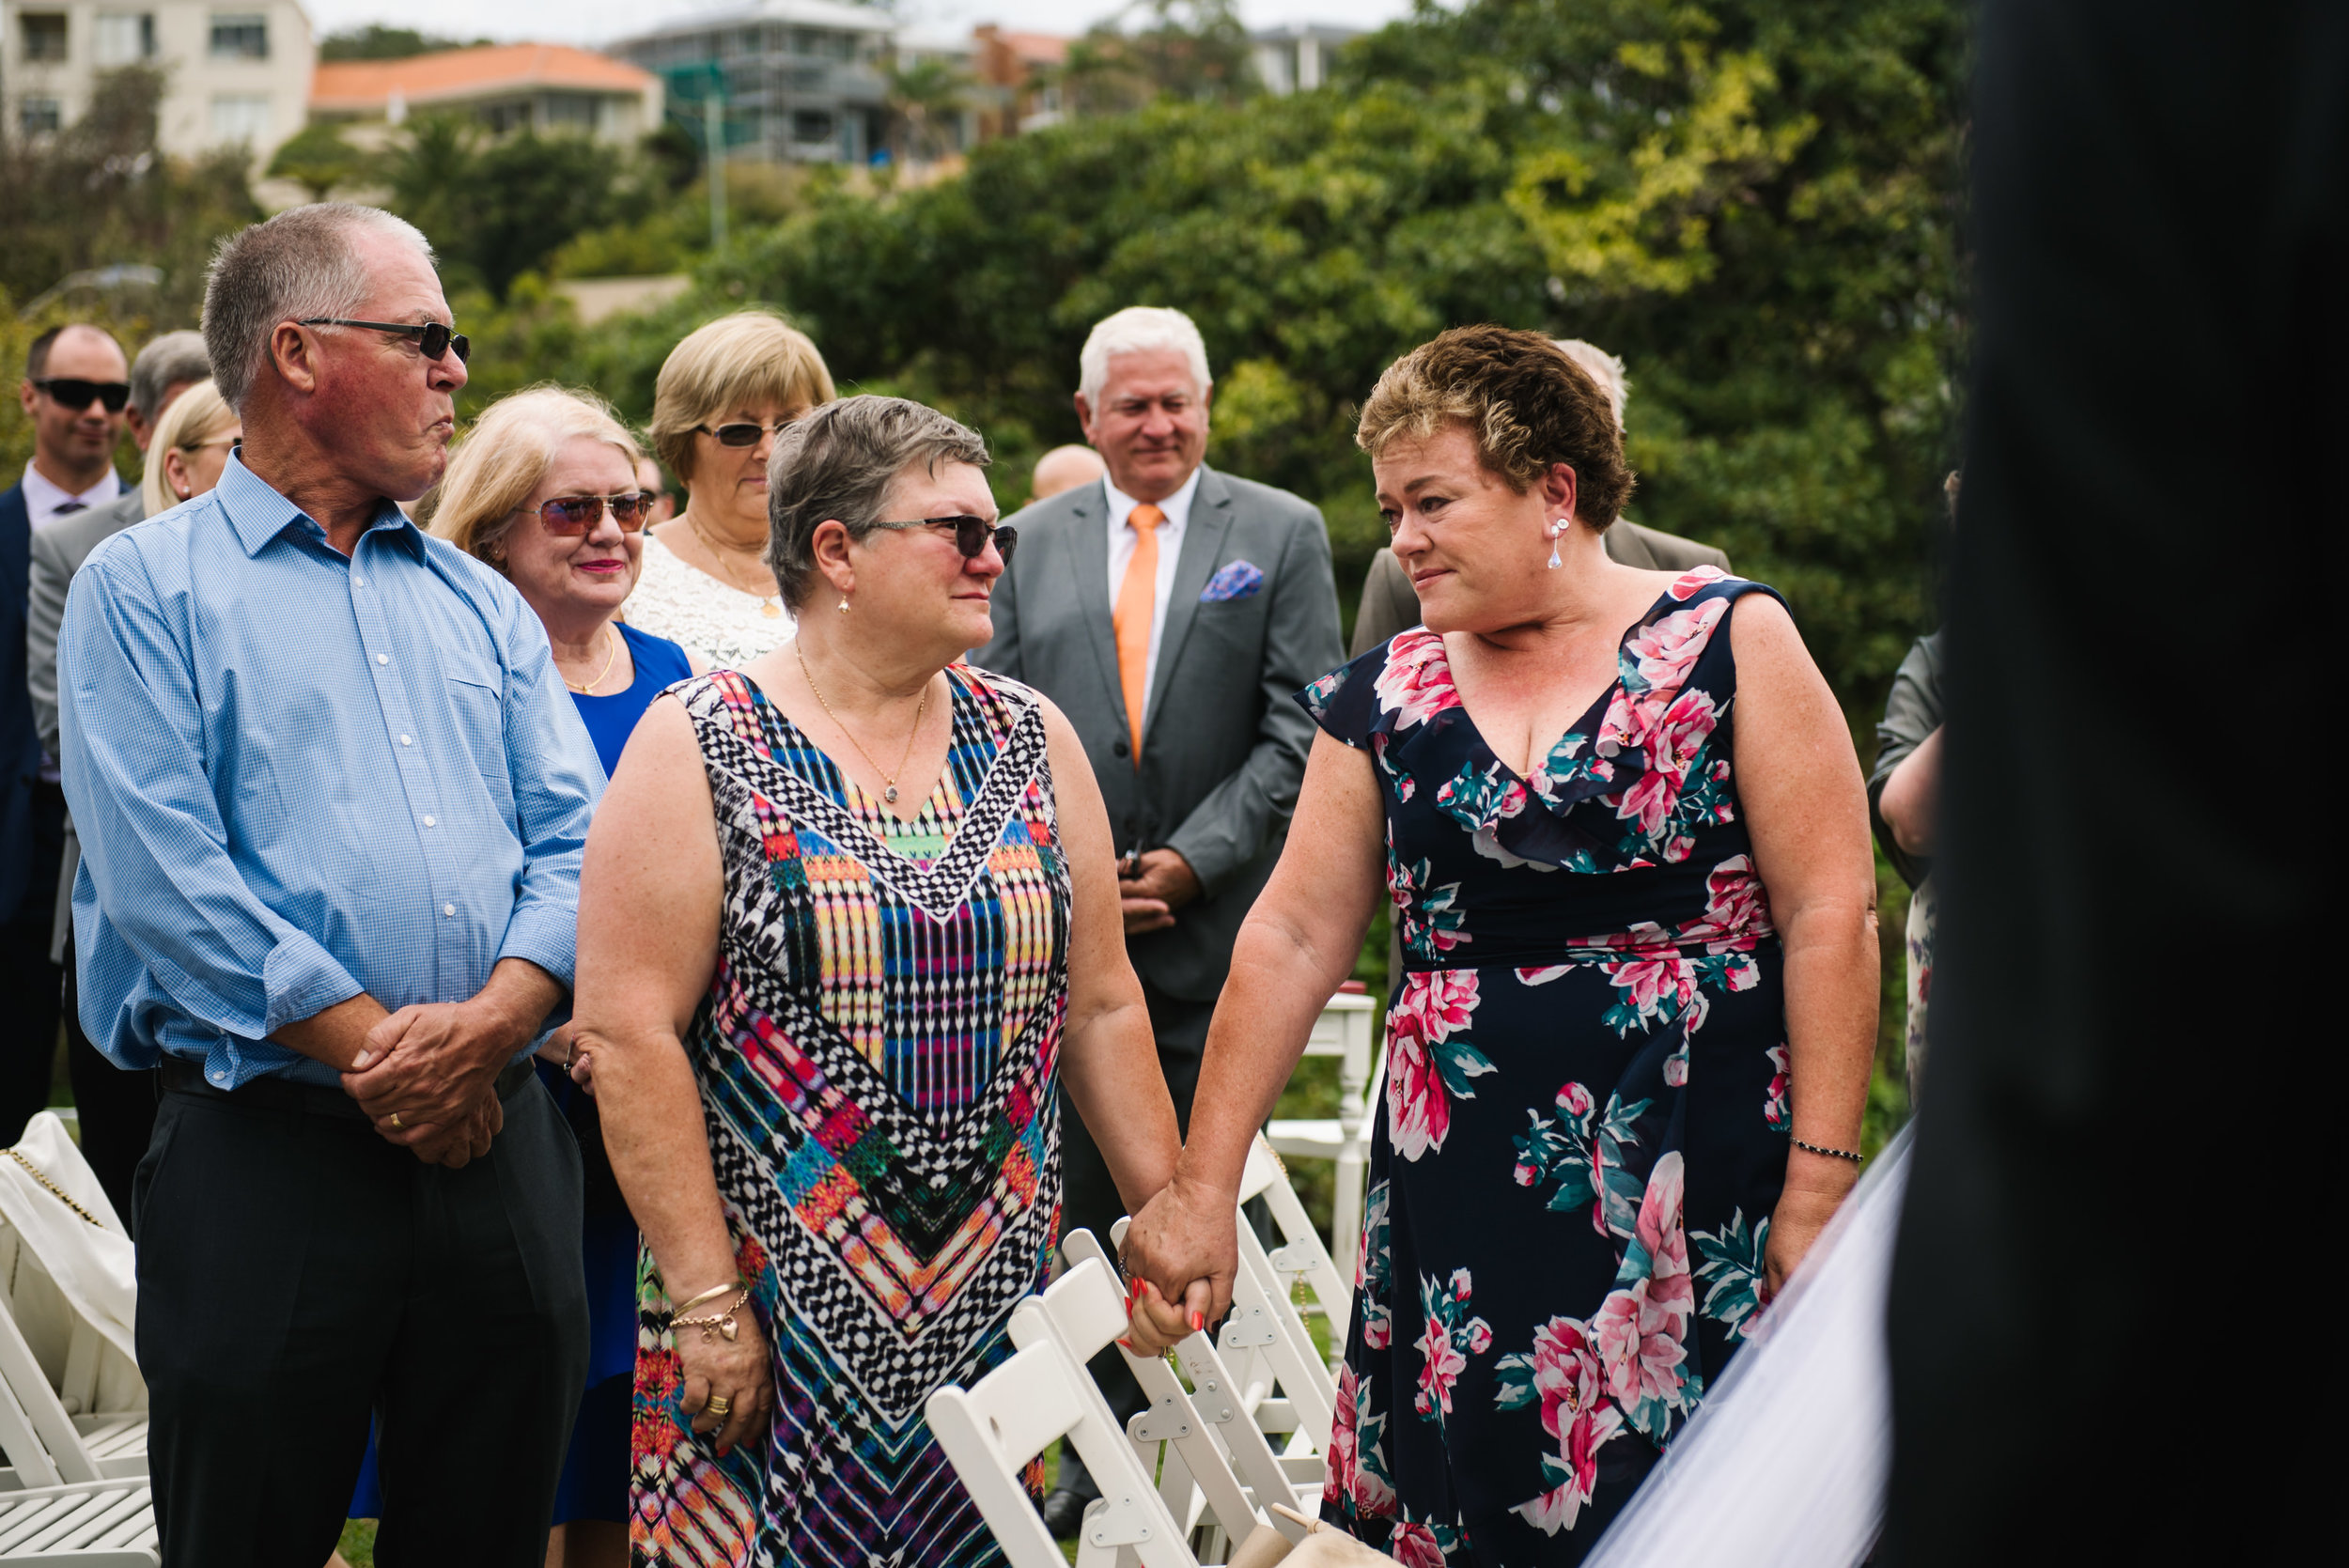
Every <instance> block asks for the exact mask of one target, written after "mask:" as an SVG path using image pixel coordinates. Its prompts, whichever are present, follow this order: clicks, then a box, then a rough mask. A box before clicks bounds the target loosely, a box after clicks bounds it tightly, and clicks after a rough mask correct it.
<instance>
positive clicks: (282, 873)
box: [58, 456, 603, 1088]
mask: <svg viewBox="0 0 2349 1568" xmlns="http://www.w3.org/2000/svg"><path fill="white" fill-rule="evenodd" d="M59 650H60V653H59V660H58V666H59V677H60V678H59V681H58V695H59V699H60V704H59V706H60V708H61V713H62V728H63V732H64V737H63V738H64V749H65V757H64V763H65V790H66V798H67V800H68V803H69V804H70V806H71V807H72V810H73V821H74V825H75V827H76V829H77V830H78V831H80V833H81V838H82V869H81V873H80V875H79V876H78V877H76V878H75V879H74V884H73V938H74V945H75V948H76V951H77V954H78V956H79V959H80V964H81V972H80V983H81V1017H82V1026H83V1028H84V1029H86V1031H87V1032H88V1033H89V1036H90V1039H91V1041H92V1042H93V1043H94V1044H96V1045H97V1047H98V1048H99V1049H101V1051H103V1052H105V1053H106V1055H107V1056H109V1057H111V1058H112V1059H114V1060H115V1061H116V1062H117V1063H120V1064H122V1065H123V1066H126V1067H148V1066H152V1065H154V1063H155V1062H156V1060H157V1054H158V1052H162V1051H168V1052H170V1053H171V1054H173V1055H175V1056H179V1057H184V1058H187V1059H189V1060H191V1061H196V1062H200V1063H202V1064H203V1067H204V1073H205V1077H206V1078H207V1079H209V1080H210V1082H212V1083H214V1084H215V1085H218V1086H219V1087H222V1088H234V1087H236V1086H238V1085H240V1084H243V1083H247V1082H250V1081H251V1080H253V1079H257V1078H260V1077H263V1076H264V1075H271V1074H275V1075H281V1076H283V1077H285V1078H288V1079H294V1080H296V1081H300V1082H304V1083H316V1084H324V1085H332V1084H334V1083H335V1082H336V1081H337V1080H336V1079H335V1077H334V1073H333V1071H332V1070H331V1069H329V1068H328V1067H327V1066H326V1065H325V1064H324V1063H319V1062H316V1061H313V1060H312V1059H310V1058H308V1057H305V1056H302V1055H299V1054H298V1053H296V1052H294V1051H293V1050H290V1049H288V1048H286V1047H284V1046H281V1045H278V1044H276V1043H274V1042H273V1041H272V1040H271V1039H270V1036H271V1035H272V1034H273V1033H274V1032H276V1031H278V1030H279V1029H281V1028H283V1027H284V1026H285V1025H287V1024H288V1023H293V1022H297V1021H299V1020H301V1019H303V1018H306V1017H310V1016H311V1015H313V1014H315V1013H318V1012H319V1011H321V1010H322V1009H324V1008H327V1007H331V1006H333V1005H334V1003H335V1002H338V1001H347V1000H349V999H350V998H351V997H354V996H357V995H358V994H359V993H360V992H362V991H365V992H366V993H367V994H368V995H370V996H372V997H374V998H375V999H376V1000H377V1001H380V1002H381V1003H382V1004H383V1005H384V1006H385V1007H388V1008H392V1009H394V1010H397V1009H398V1008H400V1007H403V1006H406V1005H408V1004H410V1003H412V1002H423V1001H463V1000H464V999H466V998H468V997H471V996H472V995H474V993H475V992H477V991H479V990H480V989H481V987H482V986H484V985H485V984H487V983H488V981H489V978H490V970H491V969H492V968H493V967H494V966H495V965H496V963H497V961H498V960H499V959H500V958H506V957H515V958H527V959H528V960H530V961H531V962H532V963H534V964H537V966H538V967H539V968H540V969H543V970H546V971H547V972H548V973H550V974H552V975H554V976H555V977H556V978H557V979H559V980H561V981H562V982H563V983H564V984H565V985H566V986H568V985H569V984H570V981H571V966H572V957H573V950H574V944H575V941H576V938H577V930H578V920H579V860H580V850H581V848H582V846H583V843H584V841H585V839H586V835H587V820H588V817H589V815H590V814H591V813H592V812H593V810H594V808H595V803H596V800H597V797H598V796H599V794H600V793H601V791H602V788H603V768H602V767H601V765H600V764H599V762H598V761H597V760H596V751H595V747H594V745H593V744H592V743H591V742H590V741H589V739H588V737H587V730H586V726H585V725H584V724H583V723H582V722H580V718H579V713H578V710H577V709H576V708H575V707H574V706H572V704H571V700H570V697H569V695H568V692H566V691H565V690H564V688H563V685H562V682H561V681H560V680H559V679H558V678H557V676H556V674H555V670H554V664H553V660H552V657H551V655H550V654H549V652H548V648H547V639H546V633H545V631H544V630H543V629H541V628H540V626H539V624H538V620H537V616H536V615H535V614H533V613H531V610H530V607H529V606H528V605H527V604H525V603H524V602H523V601H522V598H521V595H520V594H518V593H516V592H515V591H514V588H513V586H512V584H510V583H508V582H506V580H505V579H503V578H501V577H500V576H498V575H497V573H495V572H493V571H491V570H490V568H489V567H485V566H483V565H482V564H481V563H480V562H478V561H476V560H474V559H473V558H472V557H471V556H469V555H466V554H465V553H464V552H462V551H459V550H457V549H456V548H455V547H454V546H451V545H449V544H446V543H444V542H443V541H442V540H439V539H434V538H429V537H428V536H426V535H425V534H423V533H422V532H421V531H419V530H418V529H417V527H416V526H415V524H413V523H412V522H410V521H409V520H407V519H406V518H405V517H403V516H401V515H400V513H399V511H398V509H397V507H394V506H392V505H390V504H388V503H386V504H385V505H384V507H383V510H382V513H381V515H380V516H379V517H377V518H376V520H374V522H372V523H371V524H369V525H368V528H367V531H366V533H365V534H364V535H362V536H360V539H359V544H358V548H357V549H356V551H354V552H353V554H352V556H351V557H350V559H348V560H346V559H345V558H344V557H343V556H342V555H341V554H340V553H339V552H338V551H335V550H334V548H333V547H332V546H330V545H329V544H328V543H327V542H326V535H325V532H324V531H323V530H322V529H320V528H319V525H318V524H317V523H315V522H313V521H311V520H310V519H309V518H307V517H305V516H304V515H303V513H302V512H301V511H300V510H299V509H297V508H296V507H295V506H294V505H293V503H291V502H289V501H288V500H287V499H286V498H285V497H284V496H282V495H280V494H278V493H277V492H276V491H275V490H274V489H271V488H270V487H269V486H268V485H267V484H266V483H264V482H263V481H261V480H259V479H257V478H256V477H254V475H253V474H252V473H251V471H249V470H248V469H246V468H245V466H244V464H243V462H242V460H241V458H238V457H236V456H231V457H230V458H229V460H228V467H227V471H226V473H225V474H223V475H222V477H221V482H220V485H219V487H218V488H217V489H214V490H212V491H211V492H210V493H209V494H207V495H204V496H201V497H199V498H197V499H196V500H194V501H191V502H187V503H184V504H182V505H179V506H175V507H173V508H172V509H171V510H170V511H168V512H164V513H162V514H160V515H159V516H157V517H155V518H153V519H150V520H148V521H147V522H145V523H142V524H140V525H139V526H137V527H135V528H131V529H126V530H125V531H123V532H122V533H120V534H117V535H116V536H114V537H113V538H111V539H108V540H107V541H106V542H105V543H103V544H101V546H99V548H98V549H97V550H95V551H92V552H91V554H90V557H89V560H88V561H87V562H86V564H85V565H84V566H83V567H82V569H81V570H80V571H79V572H77V573H75V574H74V578H73V585H72V588H71V591H70V594H69V596H68V598H67V600H66V613H65V624H64V628H63V630H62V633H61V635H60V638H59Z"/></svg>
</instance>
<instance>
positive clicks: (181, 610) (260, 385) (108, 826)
mask: <svg viewBox="0 0 2349 1568" xmlns="http://www.w3.org/2000/svg"><path fill="white" fill-rule="evenodd" d="M204 331H205V337H206V340H207V346H208V348H209V349H210V356H211V360H212V364H213V366H214V370H215V374H216V377H217V379H218V380H219V383H220V387H221V391H222V392H223V394H224V395H225V396H226V397H227V398H228V400H229V402H230V403H231V404H233V405H234V406H236V407H237V408H238V409H239V411H241V414H242V416H243V421H244V444H243V449H242V452H241V454H240V455H238V456H237V457H233V458H231V459H230V461H229V465H228V469H227V472H226V474H225V476H224V477H223V479H222V481H221V484H220V486H219V488H218V489H215V490H213V491H211V492H210V494H208V495H206V496H203V497H201V498H199V499H197V500H195V501H194V502H190V503H188V504H186V505H180V506H178V507H175V508H174V509H172V510H171V511H169V512H166V513H164V514H163V515H162V516H160V517H158V518H156V519H153V520H149V521H148V522H147V523H144V524H142V525H141V526H139V527H137V528H133V529H131V530H128V531H127V532H125V533H122V534H119V535H117V536H115V537H114V538H112V539H110V540H108V541H107V542H106V543H105V544H103V545H101V546H100V547H99V548H98V550H97V551H94V552H93V553H92V554H91V556H90V558H89V560H88V562H87V564H86V566H85V567H83V569H82V571H81V572H80V573H79V574H78V575H77V576H76V577H75V578H74V580H73V586H72V591H71V595H70V598H69V600H68V603H67V608H66V614H65V624H64V630H63V636H62V639H61V644H60V654H59V675H60V679H59V694H60V706H61V712H62V737H63V742H64V751H65V756H64V763H65V785H66V793H67V796H68V798H69V800H70V802H71V805H72V808H73V815H74V820H75V821H76V823H77V824H79V825H80V827H81V830H82V840H83V848H84V858H83V862H82V870H81V873H80V876H79V877H78V878H77V880H76V883H75V886H74V893H73V919H74V938H75V943H76V947H77V951H78V954H79V960H80V980H81V997H80V1001H81V1017H82V1022H83V1025H84V1027H85V1028H86V1030H87V1031H88V1032H89V1035H90V1038H91V1040H92V1041H93V1042H95V1043H96V1044H97V1045H98V1047H99V1048H101V1050H103V1051H104V1052H106V1054H107V1055H109V1056H110V1057H112V1058H113V1059H114V1060H115V1061H117V1062H118V1063H122V1064H123V1065H125V1066H132V1067H140V1066H148V1065H152V1064H155V1063H159V1062H160V1063H161V1065H162V1069H163V1071H162V1082H163V1087H164V1100H163V1107H162V1110H161V1112H160V1114H159V1116H158V1118H157V1123H156V1129H155V1141H154V1143H153V1146H152V1147H151V1148H150V1149H149V1151H148V1157H147V1158H146V1160H145V1162H144V1163H143V1164H142V1165H141V1167H140V1169H139V1173H138V1181H137V1187H136V1191H135V1196H134V1200H133V1202H134V1206H135V1207H136V1209H137V1216H136V1224H137V1227H138V1234H139V1240H140V1247H139V1260H138V1266H139V1291H140V1300H139V1322H138V1342H139V1344H138V1348H139V1360H140V1363H141V1366H142V1368H143V1370H144V1371H145V1372H146V1374H147V1378H148V1387H149V1389H150V1390H151V1394H152V1402H153V1428H152V1434H151V1436H150V1438H149V1444H148V1452H149V1460H150V1467H151V1469H152V1474H153V1478H154V1486H155V1501H156V1512H157V1516H158V1519H159V1521H160V1522H161V1525H162V1534H163V1560H164V1562H165V1563H188V1564H194V1563H208V1564H209V1563H226V1562H237V1563H272V1564H273V1563H284V1564H287V1565H288V1568H317V1565H318V1564H319V1563H320V1562H322V1561H324V1560H326V1557H327V1555H328V1554H329V1553H330V1552H331V1551H332V1549H333V1548H334V1542H335V1539H336V1535H337V1532H338V1530H339V1529H340V1525H341V1520H342V1516H343V1514H344V1512H345V1505H346V1503H347V1502H348V1500H349V1498H350V1491H351V1484H352V1482H353V1479H354V1477H355V1474H356V1472H357V1470H358V1467H359V1463H360V1458H361V1454H362V1452H363V1451H364V1449H365V1446H366V1438H367V1432H368V1425H369V1421H370V1418H371V1417H372V1418H373V1420H374V1421H376V1423H377V1425H378V1452H379V1456H380V1461H381V1476H382V1483H383V1498H384V1500H383V1518H382V1525H381V1533H380V1534H379V1536H378V1545H377V1551H378V1560H379V1561H381V1562H384V1563H386V1564H391V1563H397V1562H436V1563H437V1562H466V1563H510V1564H514V1565H516V1568H521V1565H522V1564H525V1563H527V1564H531V1565H533V1568H536V1564H537V1563H538V1561H539V1560H541V1558H542V1556H543V1553H544V1551H545V1539H546V1530H547V1520H548V1514H549V1512H550V1510H551V1508H552V1498H553V1493H554V1487H555V1482H556V1479H557V1476H558V1474H559V1472H560V1468H561V1465H562V1461H563V1451H564V1444H565V1440H566V1437H567V1436H568V1433H569V1430H570V1425H571V1419H572V1412H573V1407H574V1405H576V1403H577V1401H578V1398H579V1389H580V1386H581V1380H582V1376H583V1371H584V1363H585V1354H586V1327H587V1325H586V1306H585V1297H584V1293H583V1283H582V1277H581V1267H580V1254H579V1235H580V1220H579V1205H580V1173H579V1161H578V1151H577V1148H576V1146H575V1145H574V1144H573V1143H572V1141H571V1136H570V1133H569V1131H568V1128H567V1127H566V1126H565V1125H564V1124H563V1122H562V1121H561V1119H560V1117H559V1116H558V1115H557V1113H556V1112H555V1110H554V1108H553V1105H552V1101H551V1100H550V1099H549V1097H548V1096H547V1094H546V1092H545V1091H544V1090H543V1089H542V1088H540V1087H539V1086H538V1084H537V1079H535V1078H534V1077H533V1076H532V1074H531V1072H530V1068H529V1056H530V1053H531V1051H532V1049H533V1048H534V1045H535V1044H536V1043H537V1042H538V1041H539V1040H540V1039H541V1038H542V1037H543V1035H544V1034H545V1032H546V1031H547V1029H548V1026H549V1025H550V1023H551V1022H553V1021H556V1020H557V1018H558V1017H559V1012H560V1009H561V1008H562V1007H563V1006H564V1005H565V1001H566V995H567V992H568V986H569V985H570V981H571V965H572V952H573V936H574V930H575V926H576V924H577V913H578V879H579V859H580V849H581V845H582V842H583V838H584V836H585V833H586V830H587V821H588V816H589V814H590V812H591V810H592V809H593V806H594V803H595V800H596V797H597V794H598V792H599V789H600V788H601V785H602V772H601V769H600V768H599V766H598V764H597V761H596V754H595V751H594V748H593V747H592V745H591V744H590V743H589V741H588V737H587V734H586V731H585V730H584V728H583V726H582V725H581V723H580V721H579V718H578V715H577V712H576V710H575V709H574V708H573V706H572V705H571V703H570V701H569V699H568V696H567V694H566V693H565V691H564V689H563V685H562V682H561V681H560V679H559V678H558V677H557V676H556V674H555V672H554V669H553V665H552V660H551V658H550V656H549V653H548V649H547V642H546V637H545V634H544V632H543V631H541V629H539V626H538V622H537V617H536V616H534V615H533V614H532V613H530V610H529V607H528V606H527V605H525V604H524V603H523V602H522V600H521V598H520V596H518V595H517V594H516V593H515V592H514V590H513V588H512V587H511V586H510V585H509V584H507V583H506V582H505V580H504V579H502V578H500V577H498V576H497V575H496V574H495V573H493V572H491V571H490V570H489V569H488V568H487V567H483V566H481V565H480V564H479V563H478V562H476V561H474V560H473V559H472V558H471V557H469V556H466V555H465V554H463V553H462V552H460V551H457V550H454V549H452V548H450V547H449V546H447V545H445V544H443V543H442V542H440V541H438V540H435V539H431V538H428V536H426V535H424V534H423V533H422V532H421V531H419V530H418V529H417V528H416V526H415V525H414V524H413V523H412V522H410V521H409V520H407V519H406V518H405V517H404V516H402V515H401V513H400V511H399V509H398V508H397V506H396V505H394V502H395V501H397V500H406V499H411V498H413V497H414V496H416V495H418V494H420V493H422V492H423V491H424V490H425V489H427V488H428V486H429V485H430V484H431V483H432V482H433V481H434V480H435V479H437V478H438V477H439V476H440V474H441V471H442V469H443V465H444V461H445V458H444V449H445V447H446V444H447V442H448V438H449V434H450V430H451V427H452V425H453V419H454V408H453V403H452V396H453V395H454V393H455V392H456V390H457V389H458V388H459V387H460V386H462V385H463V384H464V380H465V370H464V365H463V358H464V354H465V344H464V340H463V339H462V338H461V337H452V335H451V332H450V328H449V312H448V305H447V303H446V301H445V300H444V299H443V297H442V292H441V287H440V283H439V280H438V279H437V277H436V276H435V275H434V272H433V269H432V265H431V252H430V250H429V247H428V246H427V245H426V243H425V241H424V238H423V236H421V235H419V234H417V233H416V231H415V230H413V229H412V228H411V227H409V226H408V225H406V224H403V223H401V222H399V221H398V220H397V219H395V218H392V217H390V216H389V215H387V214H384V213H381V212H378V211H375V210H371V209H366V208H357V207H347V206H321V207H311V208H298V209H295V210H291V211H289V212H287V213H283V214H281V215H279V216H278V217H276V218H273V219H272V220H271V221H270V222H268V223H266V224H261V225H256V226H254V227H252V228H249V229H247V230H245V231H244V232H243V233H242V234H241V235H240V236H239V237H237V238H236V239H235V240H234V241H231V242H230V243H229V244H228V245H227V246H226V247H225V248H224V249H223V251H222V252H221V255H220V256H219V258H218V259H217V260H216V261H215V262H214V264H213V269H212V273H211V277H210V283H209V286H208V288H207V291H206V295H205V303H204Z"/></svg>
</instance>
